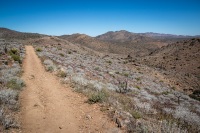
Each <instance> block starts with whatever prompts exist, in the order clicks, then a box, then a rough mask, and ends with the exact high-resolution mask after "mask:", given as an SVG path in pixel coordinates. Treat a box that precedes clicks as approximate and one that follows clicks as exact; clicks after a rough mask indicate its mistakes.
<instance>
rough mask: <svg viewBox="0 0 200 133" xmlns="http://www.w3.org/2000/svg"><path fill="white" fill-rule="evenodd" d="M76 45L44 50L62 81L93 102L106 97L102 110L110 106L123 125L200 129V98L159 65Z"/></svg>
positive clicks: (156, 129)
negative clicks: (173, 82)
mask: <svg viewBox="0 0 200 133" xmlns="http://www.w3.org/2000/svg"><path fill="white" fill-rule="evenodd" d="M70 45H71V44H70V43H68V44H60V45H57V44H55V45H54V44H53V45H51V46H50V45H48V46H43V47H42V49H43V51H42V52H38V55H39V56H40V57H41V58H42V59H43V63H44V65H45V67H46V68H47V70H49V69H48V68H51V71H52V72H53V73H55V74H56V75H58V76H59V77H61V82H62V83H67V84H70V85H71V87H72V88H73V90H74V91H76V92H79V93H83V94H84V95H86V96H88V101H87V102H88V103H90V104H92V103H98V102H99V103H101V105H102V111H106V112H108V113H109V116H110V118H111V119H112V120H113V121H115V122H116V124H117V125H118V127H119V128H121V129H124V130H126V131H128V132H199V130H200V129H199V127H200V125H199V123H200V121H199V119H200V116H199V113H200V106H199V104H200V103H199V102H198V101H196V100H194V99H193V98H190V97H189V96H188V95H187V94H185V93H184V92H180V91H177V90H176V88H175V87H174V86H172V85H171V84H170V83H169V82H167V81H166V80H165V79H161V77H160V76H159V75H160V73H159V71H157V70H155V69H154V68H151V67H147V66H146V65H142V64H141V63H137V62H132V61H130V59H129V58H128V57H127V58H126V57H120V56H117V55H112V54H110V55H104V54H101V53H93V52H90V49H86V48H84V49H85V50H83V49H82V48H81V47H79V46H77V47H71V46H70ZM35 47H38V44H35ZM40 47H41V46H40ZM59 47H62V49H60V48H59ZM74 50H76V52H73V51H74ZM64 51H71V53H70V54H69V52H64ZM58 53H63V56H60V55H59V54H58ZM127 60H128V61H127ZM124 62H127V63H124Z"/></svg>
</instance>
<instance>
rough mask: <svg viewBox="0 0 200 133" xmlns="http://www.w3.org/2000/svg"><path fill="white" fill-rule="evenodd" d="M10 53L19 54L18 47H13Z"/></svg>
mask: <svg viewBox="0 0 200 133" xmlns="http://www.w3.org/2000/svg"><path fill="white" fill-rule="evenodd" d="M9 54H10V55H13V54H14V55H17V54H18V50H17V49H16V48H12V49H11V50H10V51H9Z"/></svg>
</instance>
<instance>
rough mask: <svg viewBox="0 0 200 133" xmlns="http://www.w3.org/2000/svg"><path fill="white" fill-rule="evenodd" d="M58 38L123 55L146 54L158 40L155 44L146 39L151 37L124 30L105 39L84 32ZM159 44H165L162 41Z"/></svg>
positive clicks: (155, 45)
mask: <svg viewBox="0 0 200 133" xmlns="http://www.w3.org/2000/svg"><path fill="white" fill-rule="evenodd" d="M59 38H62V39H66V40H68V41H70V42H72V43H78V44H81V45H83V46H86V47H88V48H91V49H93V50H96V51H100V52H107V53H114V54H125V55H128V54H131V56H133V57H136V56H144V55H148V54H149V53H151V52H152V51H154V50H156V49H157V48H159V46H158V45H157V44H159V42H157V44H155V43H153V42H151V41H148V40H152V39H151V38H148V37H143V36H139V35H137V37H135V36H133V35H132V33H129V32H125V31H120V32H118V33H116V36H108V37H107V39H102V38H101V37H100V36H99V37H95V38H94V37H90V36H88V35H84V34H73V35H63V36H60V37H59ZM105 38H106V37H105ZM109 38H110V39H109ZM111 40H112V41H111ZM113 40H114V41H113ZM161 45H166V44H164V43H163V44H161Z"/></svg>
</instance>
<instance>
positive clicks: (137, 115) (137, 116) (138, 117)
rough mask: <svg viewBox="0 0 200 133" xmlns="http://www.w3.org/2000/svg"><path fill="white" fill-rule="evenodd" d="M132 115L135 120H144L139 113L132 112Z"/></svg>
mask: <svg viewBox="0 0 200 133" xmlns="http://www.w3.org/2000/svg"><path fill="white" fill-rule="evenodd" d="M131 115H132V116H133V117H134V118H135V119H140V118H142V115H141V113H139V112H137V111H132V112H131Z"/></svg>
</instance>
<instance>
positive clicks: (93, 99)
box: [87, 90, 108, 104]
mask: <svg viewBox="0 0 200 133" xmlns="http://www.w3.org/2000/svg"><path fill="white" fill-rule="evenodd" d="M107 97H108V93H107V92H106V91H104V90H101V91H98V92H94V93H92V94H91V95H90V96H89V98H88V101H87V102H88V103H90V104H93V103H97V102H100V103H101V102H103V101H105V100H106V98H107Z"/></svg>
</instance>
